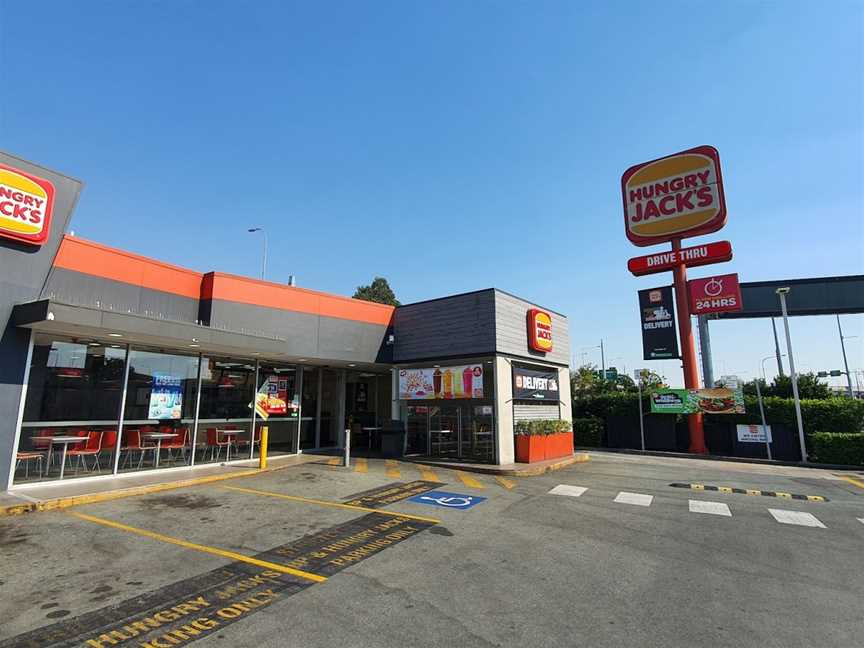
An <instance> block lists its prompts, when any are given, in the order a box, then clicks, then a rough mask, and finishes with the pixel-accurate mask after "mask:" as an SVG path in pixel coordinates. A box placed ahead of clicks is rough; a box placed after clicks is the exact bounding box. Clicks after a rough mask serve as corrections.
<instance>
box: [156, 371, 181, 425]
mask: <svg viewBox="0 0 864 648" xmlns="http://www.w3.org/2000/svg"><path fill="white" fill-rule="evenodd" d="M182 409H183V390H182V387H181V379H180V377H179V376H172V375H171V374H163V373H158V372H154V373H153V387H152V389H151V390H150V406H149V407H148V409H147V418H148V419H150V420H151V421H164V420H166V419H179V418H180V417H181V415H182Z"/></svg>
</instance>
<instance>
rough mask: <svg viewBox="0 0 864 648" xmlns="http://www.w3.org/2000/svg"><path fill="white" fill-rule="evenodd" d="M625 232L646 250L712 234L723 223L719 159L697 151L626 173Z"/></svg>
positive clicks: (623, 183)
mask: <svg viewBox="0 0 864 648" xmlns="http://www.w3.org/2000/svg"><path fill="white" fill-rule="evenodd" d="M621 194H622V198H623V200H624V228H625V232H626V234H627V238H628V239H630V242H631V243H633V244H634V245H638V246H645V245H655V244H657V243H663V242H665V241H671V240H673V239H681V238H685V237H689V236H701V235H702V234H710V233H711V232H716V231H717V230H719V229H720V228H721V227H723V225H725V223H726V199H725V196H724V195H723V179H722V177H721V174H720V154H719V153H718V152H717V149H715V148H714V147H713V146H697V147H696V148H692V149H688V150H686V151H681V152H680V153H675V154H673V155H668V156H666V157H663V158H660V159H657V160H652V161H650V162H644V163H642V164H637V165H635V166H632V167H630V168H629V169H627V171H625V172H624V175H623V176H621Z"/></svg>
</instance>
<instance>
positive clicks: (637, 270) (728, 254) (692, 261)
mask: <svg viewBox="0 0 864 648" xmlns="http://www.w3.org/2000/svg"><path fill="white" fill-rule="evenodd" d="M731 260H732V244H731V243H730V242H729V241H715V242H714V243H705V244H704V245H695V246H693V247H687V248H681V249H680V250H667V251H665V252H656V253H655V254H648V255H646V256H638V257H633V258H632V259H630V260H629V261H627V269H628V270H629V271H630V272H631V273H633V274H634V275H636V276H637V277H641V276H642V275H648V274H653V273H655V272H666V271H667V270H673V269H674V268H675V266H677V265H679V264H681V263H683V264H684V265H686V266H687V267H688V268H695V267H697V266H703V265H709V264H711V263H723V262H724V261H731Z"/></svg>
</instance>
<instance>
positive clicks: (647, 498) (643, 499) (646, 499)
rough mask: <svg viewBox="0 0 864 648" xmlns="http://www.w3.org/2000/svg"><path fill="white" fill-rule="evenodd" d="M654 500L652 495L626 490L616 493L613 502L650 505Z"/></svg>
mask: <svg viewBox="0 0 864 648" xmlns="http://www.w3.org/2000/svg"><path fill="white" fill-rule="evenodd" d="M653 500H654V496H653V495H643V494H642V493H628V492H627V491H621V492H620V493H618V496H617V497H616V498H615V500H614V501H615V502H617V503H618V504H632V505H633V506H651V502H652V501H653Z"/></svg>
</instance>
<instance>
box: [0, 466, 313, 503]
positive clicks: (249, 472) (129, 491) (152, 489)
mask: <svg viewBox="0 0 864 648" xmlns="http://www.w3.org/2000/svg"><path fill="white" fill-rule="evenodd" d="M310 458H311V457H310ZM315 459H318V457H315ZM302 463H306V462H300V463H297V462H294V463H286V464H281V465H271V466H268V467H267V468H265V469H263V470H261V469H259V468H251V469H249V468H247V469H241V470H237V471H233V472H229V473H226V474H224V475H207V476H205V477H193V478H191V479H180V480H175V481H167V482H160V483H156V484H147V485H144V486H132V487H130V488H118V489H114V490H110V491H103V492H101V493H87V494H84V495H72V496H68V497H62V496H61V497H55V498H51V499H45V500H39V501H33V502H23V503H21V504H12V505H6V506H0V517H7V516H12V515H23V514H25V513H37V512H40V511H55V510H58V509H64V508H69V507H71V506H81V505H83V504H95V503H97V502H108V501H111V500H117V499H124V498H127V497H137V496H139V495H148V494H150V493H158V492H160V491H167V490H175V489H178V488H187V487H189V486H200V485H202V484H209V483H212V482H219V481H225V480H227V479H238V478H240V477H251V476H253V475H262V474H265V473H270V472H276V471H277V470H284V469H286V468H292V467H294V466H298V465H302ZM308 463H313V461H309V462H308Z"/></svg>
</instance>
